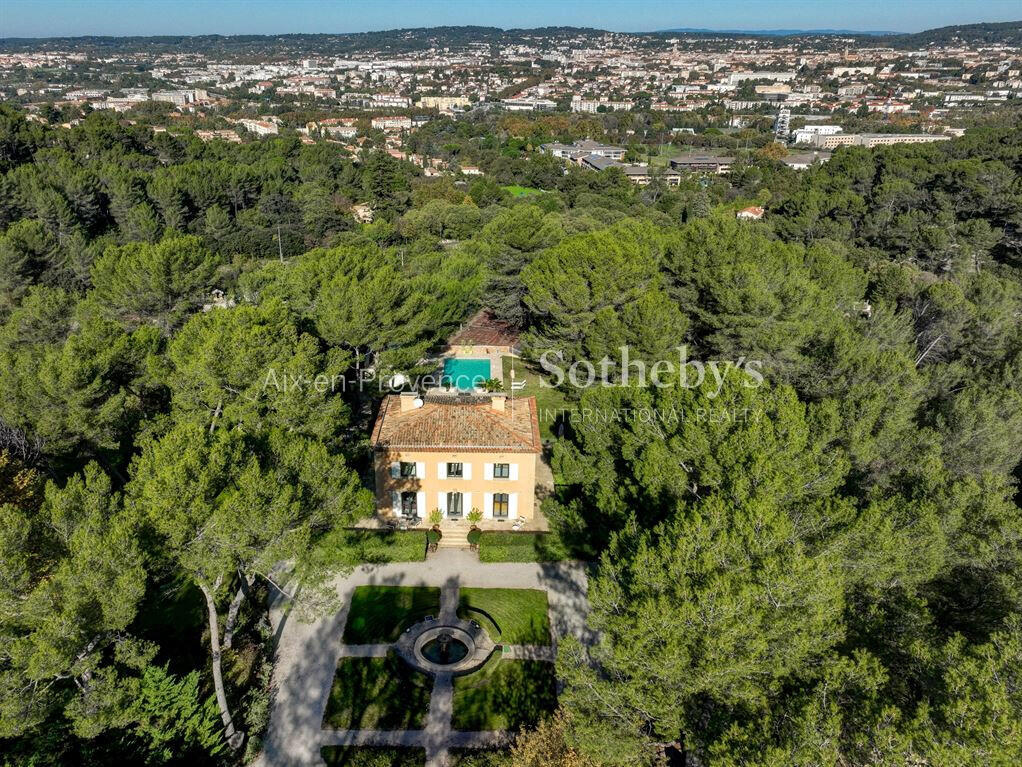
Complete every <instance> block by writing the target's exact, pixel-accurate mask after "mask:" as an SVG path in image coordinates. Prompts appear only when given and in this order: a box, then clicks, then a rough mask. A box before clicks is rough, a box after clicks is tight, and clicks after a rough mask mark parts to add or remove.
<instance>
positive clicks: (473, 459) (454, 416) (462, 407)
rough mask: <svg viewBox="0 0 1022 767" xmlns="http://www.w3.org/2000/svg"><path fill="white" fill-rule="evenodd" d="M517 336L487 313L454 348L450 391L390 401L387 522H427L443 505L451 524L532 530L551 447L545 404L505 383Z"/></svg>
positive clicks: (379, 500)
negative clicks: (470, 518)
mask: <svg viewBox="0 0 1022 767" xmlns="http://www.w3.org/2000/svg"><path fill="white" fill-rule="evenodd" d="M516 341H517V339H516V338H515V337H514V336H513V335H512V334H511V333H509V332H508V331H507V330H506V328H505V327H503V326H502V325H500V324H499V323H497V322H495V321H494V320H493V319H492V318H491V317H490V316H489V314H488V313H487V312H485V310H484V311H481V312H479V313H478V314H477V315H476V316H475V317H473V318H472V320H470V321H469V322H468V323H467V324H466V326H464V327H463V328H462V329H461V330H459V331H458V332H457V333H455V334H454V335H453V336H452V337H451V339H450V340H449V342H448V351H447V353H446V354H445V355H444V356H443V357H442V364H443V371H444V374H445V379H446V380H445V385H444V386H441V387H437V388H434V389H430V390H429V391H426V392H422V393H419V392H404V393H401V394H392V395H389V396H388V397H386V398H385V399H384V401H383V403H382V404H381V406H380V412H379V415H378V416H377V418H376V425H375V427H374V428H373V434H372V440H371V443H372V446H373V450H374V464H375V475H376V504H377V514H378V516H379V517H380V518H381V519H383V520H387V521H405V522H411V523H412V524H418V523H420V522H421V520H423V519H425V518H426V517H427V516H428V515H429V513H430V512H431V511H433V510H434V509H439V511H440V513H441V516H442V518H443V519H445V520H459V519H464V518H465V517H466V516H467V515H468V514H469V512H470V511H471V510H472V509H478V510H479V511H480V512H481V513H482V519H483V520H488V521H494V522H500V521H510V522H512V523H514V522H518V523H519V524H525V523H527V522H528V521H529V520H532V519H533V518H534V515H535V507H536V478H537V465H538V464H539V462H540V461H539V456H540V454H541V453H542V444H541V442H540V436H539V424H538V420H537V413H536V402H535V399H534V398H533V397H521V396H514V393H513V391H512V390H511V382H510V381H507V382H502V383H503V385H502V386H501V387H500V389H499V390H498V391H492V392H488V391H485V390H484V389H483V388H482V387H481V384H482V383H483V382H484V381H487V380H492V379H496V380H502V374H501V366H502V359H503V356H504V355H507V354H512V353H513V350H514V347H515V343H516Z"/></svg>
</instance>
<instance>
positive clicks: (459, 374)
mask: <svg viewBox="0 0 1022 767" xmlns="http://www.w3.org/2000/svg"><path fill="white" fill-rule="evenodd" d="M489 377H490V361H489V360H488V359H487V360H480V359H468V358H465V357H461V358H459V357H452V358H451V359H446V360H444V381H443V383H444V385H445V386H456V387H457V388H459V389H462V390H468V389H471V388H472V387H473V386H478V385H479V384H481V383H482V382H483V381H486V380H488V379H489Z"/></svg>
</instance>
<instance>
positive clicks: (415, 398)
mask: <svg viewBox="0 0 1022 767" xmlns="http://www.w3.org/2000/svg"><path fill="white" fill-rule="evenodd" d="M420 407H422V399H421V398H420V397H419V394H418V392H414V391H403V392H401V412H402V413H404V412H406V411H408V410H415V409H416V408H420Z"/></svg>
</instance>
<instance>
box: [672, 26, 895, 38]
mask: <svg viewBox="0 0 1022 767" xmlns="http://www.w3.org/2000/svg"><path fill="white" fill-rule="evenodd" d="M653 34H658V35H717V36H721V35H723V36H725V37H730V36H741V37H746V36H748V37H804V36H807V35H851V36H855V37H858V36H862V35H896V34H898V32H886V31H885V32H881V31H872V30H862V29H700V28H696V27H676V28H672V29H658V30H657V31H656V32H654V33H653Z"/></svg>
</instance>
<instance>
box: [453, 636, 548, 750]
mask: <svg viewBox="0 0 1022 767" xmlns="http://www.w3.org/2000/svg"><path fill="white" fill-rule="evenodd" d="M556 684H557V682H556V678H555V676H554V667H553V664H552V663H547V662H545V661H532V660H505V659H503V658H502V657H501V656H500V654H499V653H494V655H493V656H492V657H491V658H490V660H489V661H487V664H486V666H484V667H483V668H482V669H481V670H480V671H479V672H477V674H471V675H469V676H466V677H458V678H457V679H455V683H454V716H453V721H452V727H453V728H454V729H455V730H462V731H477V730H512V731H517V730H519V729H521V728H522V727H528V728H533V727H535V726H536V724H537V723H538V722H539V720H540V719H542V718H543V716H544V715H546V714H548V713H549V712H551V711H553V710H554V709H555V708H556V707H557V690H556Z"/></svg>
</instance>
